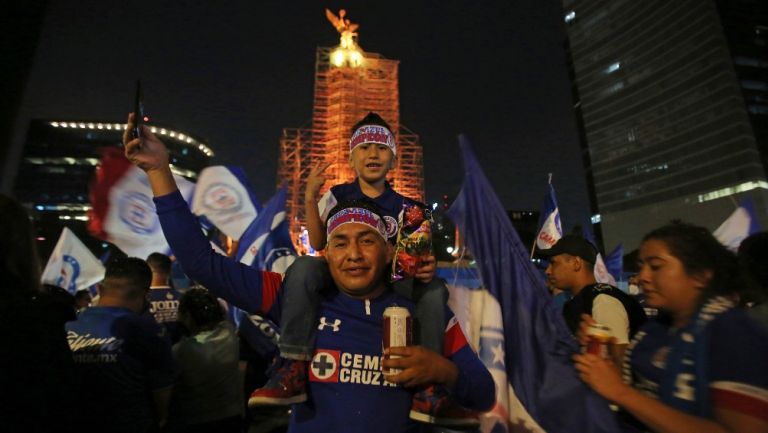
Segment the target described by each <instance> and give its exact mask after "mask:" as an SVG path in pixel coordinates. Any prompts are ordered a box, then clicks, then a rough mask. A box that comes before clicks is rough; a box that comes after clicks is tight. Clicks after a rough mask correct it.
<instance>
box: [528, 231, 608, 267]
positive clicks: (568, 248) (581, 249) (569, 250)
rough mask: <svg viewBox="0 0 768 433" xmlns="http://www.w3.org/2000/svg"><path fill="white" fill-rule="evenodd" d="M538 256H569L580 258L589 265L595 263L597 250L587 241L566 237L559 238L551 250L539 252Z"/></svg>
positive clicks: (573, 236)
mask: <svg viewBox="0 0 768 433" xmlns="http://www.w3.org/2000/svg"><path fill="white" fill-rule="evenodd" d="M539 254H540V255H542V256H544V257H554V256H558V255H560V254H570V255H572V256H576V257H581V258H582V259H584V260H586V261H588V262H589V263H592V264H595V262H596V261H597V249H596V248H595V247H594V245H592V244H591V243H590V242H589V241H587V240H586V239H584V238H582V237H581V236H576V235H566V236H563V237H562V238H560V240H559V241H557V243H555V244H554V245H553V246H552V248H549V249H546V250H539Z"/></svg>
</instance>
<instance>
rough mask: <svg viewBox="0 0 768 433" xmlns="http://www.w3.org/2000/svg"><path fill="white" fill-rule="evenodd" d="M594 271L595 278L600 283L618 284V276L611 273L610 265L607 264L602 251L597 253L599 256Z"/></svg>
mask: <svg viewBox="0 0 768 433" xmlns="http://www.w3.org/2000/svg"><path fill="white" fill-rule="evenodd" d="M593 271H594V272H593V273H594V274H595V280H596V281H597V282H598V283H603V284H610V285H612V286H616V278H614V276H613V275H611V273H610V272H609V271H608V267H607V266H606V265H605V262H604V261H603V255H602V254H601V253H597V257H596V258H595V268H594V269H593Z"/></svg>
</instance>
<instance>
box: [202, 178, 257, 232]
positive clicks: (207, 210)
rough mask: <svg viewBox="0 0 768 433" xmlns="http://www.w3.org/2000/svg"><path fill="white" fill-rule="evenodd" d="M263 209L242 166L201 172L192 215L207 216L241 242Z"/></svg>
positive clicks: (220, 228)
mask: <svg viewBox="0 0 768 433" xmlns="http://www.w3.org/2000/svg"><path fill="white" fill-rule="evenodd" d="M259 210H260V206H259V201H258V200H257V199H256V195H255V194H254V193H253V191H252V190H251V187H250V183H249V182H248V179H247V178H246V177H245V173H243V170H242V169H241V168H240V167H225V166H223V165H217V166H212V167H206V168H205V169H204V170H203V171H201V172H200V177H199V178H198V180H197V187H196V188H195V195H194V197H193V198H192V212H193V213H194V214H195V215H200V216H204V217H205V218H207V219H208V221H210V222H211V223H213V224H214V225H215V226H216V227H218V228H219V230H221V231H222V232H223V233H224V234H226V235H227V236H229V237H231V238H232V239H240V237H242V236H243V233H244V232H245V230H246V229H247V228H248V226H249V225H250V224H251V223H252V222H253V220H254V219H256V216H257V215H258V214H259Z"/></svg>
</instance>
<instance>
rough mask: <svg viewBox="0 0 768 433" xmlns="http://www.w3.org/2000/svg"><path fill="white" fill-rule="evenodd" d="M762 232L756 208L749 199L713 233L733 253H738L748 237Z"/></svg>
mask: <svg viewBox="0 0 768 433" xmlns="http://www.w3.org/2000/svg"><path fill="white" fill-rule="evenodd" d="M759 231H760V225H759V224H758V222H757V217H756V216H755V208H754V206H753V205H752V200H750V199H749V198H747V199H745V200H744V201H742V202H741V204H740V205H739V207H738V208H736V210H735V211H733V213H732V214H731V215H730V216H729V217H728V218H727V219H726V220H725V221H723V223H722V224H720V227H718V228H717V230H715V232H714V233H713V234H714V236H715V238H717V240H718V241H720V243H721V244H723V245H725V247H726V248H728V249H729V250H731V251H736V250H738V249H739V245H741V241H743V240H744V238H746V237H747V236H749V235H751V234H755V233H757V232H759Z"/></svg>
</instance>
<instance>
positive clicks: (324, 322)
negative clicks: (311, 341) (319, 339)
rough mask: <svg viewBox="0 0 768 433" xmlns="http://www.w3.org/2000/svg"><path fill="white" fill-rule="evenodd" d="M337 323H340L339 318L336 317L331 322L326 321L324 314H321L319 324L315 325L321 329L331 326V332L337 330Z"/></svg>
mask: <svg viewBox="0 0 768 433" xmlns="http://www.w3.org/2000/svg"><path fill="white" fill-rule="evenodd" d="M339 325H341V319H336V320H334V321H333V323H328V322H327V321H326V319H325V316H323V317H321V318H320V324H319V325H317V329H319V330H320V331H322V330H323V328H325V327H326V326H330V327H332V328H333V332H339Z"/></svg>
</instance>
